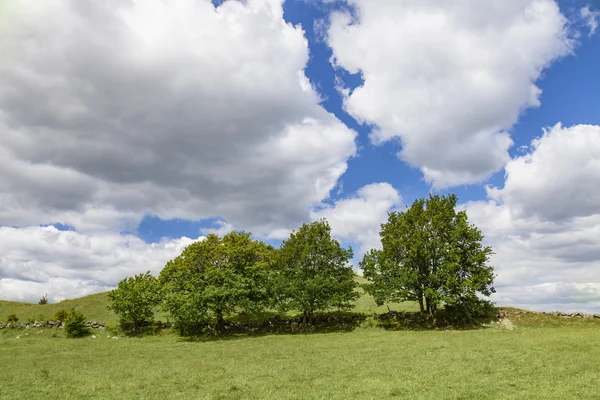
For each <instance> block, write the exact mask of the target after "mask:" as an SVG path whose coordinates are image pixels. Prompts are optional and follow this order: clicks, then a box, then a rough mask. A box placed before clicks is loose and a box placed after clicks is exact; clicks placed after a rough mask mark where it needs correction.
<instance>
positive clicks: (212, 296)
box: [159, 232, 274, 334]
mask: <svg viewBox="0 0 600 400" xmlns="http://www.w3.org/2000/svg"><path fill="white" fill-rule="evenodd" d="M273 253H274V249H273V248H272V247H271V246H267V245H266V244H265V243H263V242H261V241H257V240H253V239H251V237H250V233H244V232H231V233H229V234H227V235H225V236H224V237H223V238H220V237H219V236H217V235H215V234H211V235H209V236H208V237H207V238H206V239H205V240H203V241H199V242H194V243H192V244H191V245H189V246H188V247H187V248H185V249H184V250H183V252H182V254H181V255H180V256H178V257H176V258H175V259H174V260H172V261H169V262H168V263H167V265H166V266H165V268H164V269H163V270H162V271H161V273H160V277H159V280H160V282H161V284H162V285H163V289H164V294H165V295H164V296H165V298H164V308H165V310H166V311H167V313H168V314H169V315H170V317H171V318H172V319H173V320H174V321H175V322H176V324H177V327H178V329H179V330H180V331H181V332H182V333H184V334H188V333H193V332H194V331H197V330H199V329H202V328H203V327H205V326H207V325H211V324H213V323H216V328H217V330H222V329H223V327H224V323H225V318H226V317H227V316H229V315H231V314H232V313H234V312H236V311H240V310H246V311H254V312H256V311H259V310H261V309H263V308H264V307H265V306H266V305H267V301H268V297H269V296H268V292H267V287H266V282H267V281H268V279H267V278H268V273H269V265H270V263H271V259H272V256H273Z"/></svg>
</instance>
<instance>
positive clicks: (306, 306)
mask: <svg viewBox="0 0 600 400" xmlns="http://www.w3.org/2000/svg"><path fill="white" fill-rule="evenodd" d="M351 258H352V249H351V248H348V249H344V248H342V247H341V246H340V244H339V243H338V242H337V241H336V240H334V239H332V238H331V228H330V227H329V224H328V223H327V221H325V220H321V221H317V222H313V223H310V224H303V225H302V226H301V227H300V229H299V230H298V231H297V232H292V234H291V235H290V237H289V239H288V240H286V241H284V242H283V243H282V245H281V248H280V250H279V253H278V257H277V261H276V268H277V273H278V277H277V279H276V282H277V285H276V294H277V296H276V297H277V298H278V299H279V307H280V308H281V309H282V310H287V309H293V310H299V311H300V312H302V315H303V320H304V323H308V324H310V323H312V319H313V316H314V314H315V312H317V311H323V310H327V309H329V308H332V307H337V308H344V309H348V308H351V307H353V305H352V302H353V301H355V300H356V299H357V298H358V296H359V294H358V292H357V291H356V290H355V289H356V287H357V286H358V284H357V283H356V281H355V280H354V271H353V270H352V267H351V266H350V265H349V264H348V262H349V260H350V259H351Z"/></svg>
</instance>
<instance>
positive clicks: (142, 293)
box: [109, 195, 494, 333]
mask: <svg viewBox="0 0 600 400" xmlns="http://www.w3.org/2000/svg"><path fill="white" fill-rule="evenodd" d="M456 203H457V198H456V196H454V195H450V196H437V195H436V196H430V197H429V198H428V199H419V200H417V201H415V202H414V203H413V204H412V206H411V207H409V208H407V209H406V210H404V211H399V212H390V213H389V218H388V221H387V222H386V223H384V224H382V225H381V232H380V236H381V244H382V247H381V249H374V250H371V251H369V252H368V253H367V254H365V256H364V258H363V260H362V262H360V268H361V269H362V271H363V276H364V277H365V278H366V279H367V280H368V282H369V283H367V284H365V285H363V287H364V289H365V291H366V292H368V293H369V294H371V295H372V296H373V297H374V298H375V301H376V302H377V304H378V305H382V304H385V303H388V302H401V301H414V302H416V303H418V304H419V307H420V311H421V314H423V315H424V316H426V317H428V318H430V317H431V318H435V317H437V316H439V315H443V316H444V318H447V319H448V320H454V321H457V322H468V321H473V320H474V319H476V318H478V317H481V316H483V315H485V314H486V313H489V311H490V310H491V309H492V306H491V303H490V302H489V301H485V300H482V299H481V296H489V295H491V293H493V292H494V288H493V286H492V284H493V280H494V273H493V267H491V266H490V265H488V262H489V258H490V255H491V254H492V250H491V248H490V247H485V246H483V245H482V241H483V235H482V233H481V231H480V230H479V229H477V227H475V226H474V225H472V224H469V222H468V219H467V214H466V213H465V212H464V211H458V210H457V209H456ZM352 257H353V253H352V249H351V248H348V249H345V248H343V247H342V246H341V245H340V244H339V242H338V241H336V240H334V239H332V237H331V228H330V226H329V224H328V223H327V221H325V220H321V221H316V222H312V223H309V224H303V225H302V226H301V227H300V228H299V229H298V230H297V231H295V232H293V233H292V234H291V235H290V237H289V238H288V239H287V240H285V241H283V242H282V244H281V246H280V247H279V248H274V247H273V246H270V245H267V244H265V243H264V242H262V241H260V240H256V239H253V238H252V236H251V234H249V233H245V232H231V233H229V234H227V235H225V236H223V237H219V236H217V235H215V234H211V235H209V236H208V237H206V238H205V239H204V240H201V241H197V242H194V243H192V244H190V245H189V246H188V247H186V248H185V249H184V250H183V252H182V253H181V254H180V255H179V256H177V257H176V258H175V259H173V260H171V261H169V262H168V263H167V264H166V266H165V267H164V269H163V270H162V271H161V273H160V275H159V277H158V278H155V277H154V276H152V275H151V274H150V273H146V274H142V275H137V276H134V277H131V278H127V279H124V280H123V281H121V282H120V283H119V286H118V288H117V289H115V290H114V291H112V292H111V293H110V294H109V300H110V303H111V304H110V306H109V308H110V309H111V310H113V311H114V312H115V313H116V314H118V315H119V316H120V317H121V324H122V326H128V327H130V328H132V329H139V328H140V327H143V326H144V325H147V324H149V323H150V322H151V321H152V319H153V316H154V311H155V309H156V307H157V306H159V305H160V307H162V309H163V310H164V311H165V312H166V313H167V314H168V316H169V318H170V319H171V320H172V321H173V322H175V323H176V326H177V327H178V328H179V329H180V331H181V332H182V333H192V332H197V331H199V330H202V329H204V328H206V327H207V326H210V327H212V328H214V329H216V330H217V331H221V330H222V329H223V328H224V326H225V324H226V320H227V318H228V317H230V316H232V315H234V314H235V313H239V312H242V311H243V312H248V313H253V312H259V311H263V310H265V309H271V310H279V311H282V312H284V311H296V312H299V313H300V315H301V316H302V320H303V322H304V323H306V324H311V322H312V320H313V317H314V315H315V313H317V312H320V311H326V310H332V309H337V310H349V309H351V308H352V307H353V306H354V301H355V300H356V299H357V298H358V297H359V292H358V291H357V290H356V289H357V286H358V284H357V282H356V279H355V274H354V270H353V268H352V266H351V264H350V260H351V259H352Z"/></svg>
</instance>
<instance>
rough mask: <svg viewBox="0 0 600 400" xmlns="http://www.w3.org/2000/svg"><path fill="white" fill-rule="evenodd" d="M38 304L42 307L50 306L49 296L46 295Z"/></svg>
mask: <svg viewBox="0 0 600 400" xmlns="http://www.w3.org/2000/svg"><path fill="white" fill-rule="evenodd" d="M38 304H40V305H43V304H48V295H47V294H46V295H44V296H42V298H41V299H40V301H39V302H38Z"/></svg>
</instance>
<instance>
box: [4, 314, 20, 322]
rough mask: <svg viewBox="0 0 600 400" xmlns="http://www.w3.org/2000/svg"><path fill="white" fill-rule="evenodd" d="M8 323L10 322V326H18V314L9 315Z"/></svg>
mask: <svg viewBox="0 0 600 400" xmlns="http://www.w3.org/2000/svg"><path fill="white" fill-rule="evenodd" d="M6 322H8V323H9V324H16V323H17V322H19V317H17V314H15V313H11V314H8V317H7V318H6Z"/></svg>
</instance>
